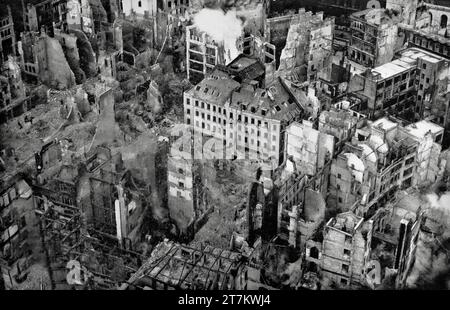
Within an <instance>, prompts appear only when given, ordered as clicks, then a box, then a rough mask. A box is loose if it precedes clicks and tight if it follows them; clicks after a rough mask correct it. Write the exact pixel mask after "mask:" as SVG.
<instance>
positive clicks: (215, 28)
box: [194, 8, 243, 64]
mask: <svg viewBox="0 0 450 310" xmlns="http://www.w3.org/2000/svg"><path fill="white" fill-rule="evenodd" d="M194 24H195V26H196V27H197V28H198V29H199V30H200V31H203V32H206V33H207V34H208V35H209V36H210V37H211V38H212V39H213V40H214V41H217V42H224V47H225V54H226V56H225V62H226V64H228V63H230V62H231V61H232V60H233V59H234V58H236V57H237V56H238V55H239V50H238V47H237V44H238V39H239V37H240V36H241V35H242V33H243V24H242V21H241V20H240V19H239V18H238V17H237V16H236V11H235V10H230V11H228V12H226V13H225V12H224V11H223V10H221V9H215V10H213V9H207V8H205V9H202V10H201V11H200V12H199V13H198V14H196V15H195V17H194Z"/></svg>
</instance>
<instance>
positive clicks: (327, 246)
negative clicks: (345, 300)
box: [310, 212, 373, 288]
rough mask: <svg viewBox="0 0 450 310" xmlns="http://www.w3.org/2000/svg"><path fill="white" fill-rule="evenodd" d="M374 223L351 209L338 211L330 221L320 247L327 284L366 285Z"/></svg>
mask: <svg viewBox="0 0 450 310" xmlns="http://www.w3.org/2000/svg"><path fill="white" fill-rule="evenodd" d="M372 225H373V223H372V222H371V221H367V222H364V219H363V218H362V217H358V216H356V215H354V214H353V213H352V212H346V213H341V214H338V215H337V216H336V217H335V218H332V219H330V220H329V221H328V222H327V224H326V225H325V228H324V231H323V246H322V251H321V273H322V276H323V278H324V280H323V281H324V282H325V286H328V287H330V286H332V285H334V286H337V287H343V288H348V287H360V286H361V285H365V266H366V263H367V261H368V258H369V255H370V246H371V242H372ZM310 254H313V253H311V252H310ZM327 282H328V283H327Z"/></svg>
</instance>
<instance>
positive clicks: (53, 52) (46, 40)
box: [36, 34, 76, 90]
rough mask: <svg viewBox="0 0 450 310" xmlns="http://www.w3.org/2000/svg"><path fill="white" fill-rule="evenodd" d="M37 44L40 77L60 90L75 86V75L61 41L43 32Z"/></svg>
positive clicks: (50, 85) (48, 84)
mask: <svg viewBox="0 0 450 310" xmlns="http://www.w3.org/2000/svg"><path fill="white" fill-rule="evenodd" d="M36 44H37V46H36V53H37V55H36V56H37V59H38V65H39V77H40V79H41V80H42V82H43V83H44V84H46V85H47V86H49V87H51V88H56V89H60V90H61V89H67V88H71V87H73V86H75V84H76V80H75V75H74V74H73V72H72V70H71V69H70V66H69V64H68V63H67V60H66V58H65V56H64V51H63V49H62V47H61V44H60V43H59V41H58V40H57V39H54V38H50V37H48V36H47V35H46V34H43V35H41V37H40V38H39V39H38V41H37V43H36Z"/></svg>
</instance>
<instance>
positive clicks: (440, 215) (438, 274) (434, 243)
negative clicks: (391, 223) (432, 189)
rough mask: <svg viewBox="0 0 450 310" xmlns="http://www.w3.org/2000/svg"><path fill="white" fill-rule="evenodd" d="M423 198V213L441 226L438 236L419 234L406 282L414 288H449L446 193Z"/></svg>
mask: <svg viewBox="0 0 450 310" xmlns="http://www.w3.org/2000/svg"><path fill="white" fill-rule="evenodd" d="M426 198H427V200H428V205H429V209H428V210H427V216H429V217H432V218H433V219H434V220H436V221H437V222H438V223H439V224H441V229H440V232H439V235H437V236H433V237H432V238H431V239H430V238H428V237H427V236H426V235H425V234H423V233H422V232H421V233H420V235H419V240H418V242H417V248H416V252H415V260H414V265H413V267H412V270H411V272H410V274H409V276H408V279H407V285H408V286H409V287H414V288H436V289H450V266H449V263H450V257H449V253H448V248H449V245H450V192H446V193H445V194H444V195H441V196H439V195H437V194H435V193H432V194H428V195H427V196H426Z"/></svg>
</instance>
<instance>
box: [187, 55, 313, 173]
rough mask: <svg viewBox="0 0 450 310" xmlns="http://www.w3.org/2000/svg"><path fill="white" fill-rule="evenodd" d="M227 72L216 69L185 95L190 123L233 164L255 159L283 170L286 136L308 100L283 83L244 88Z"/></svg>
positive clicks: (302, 94) (277, 80)
mask: <svg viewBox="0 0 450 310" xmlns="http://www.w3.org/2000/svg"><path fill="white" fill-rule="evenodd" d="M242 60H243V61H244V59H242ZM225 71H226V70H221V69H219V68H216V69H215V70H214V71H213V72H212V73H211V74H210V75H209V76H208V77H206V78H205V79H203V80H202V81H201V82H200V83H199V84H198V85H196V86H194V87H193V88H192V89H190V90H188V91H187V92H185V93H184V112H185V123H186V124H187V125H190V126H191V128H193V129H194V130H196V131H198V132H201V133H202V134H203V135H204V136H210V137H213V138H215V139H216V141H218V142H217V143H218V146H220V147H221V148H222V149H225V148H226V151H227V154H226V156H229V158H230V159H232V158H233V156H237V157H238V158H242V159H244V158H249V156H253V157H250V158H254V159H255V160H270V161H271V162H272V163H273V164H275V165H276V166H278V165H279V164H280V163H281V162H282V161H283V152H284V145H285V143H284V132H285V130H286V127H287V126H288V125H289V124H290V123H292V122H293V121H295V120H299V119H301V117H302V115H304V109H303V108H302V104H304V103H305V102H306V101H307V97H306V95H305V94H304V93H303V92H300V93H294V92H293V91H292V88H291V87H289V85H288V83H287V82H285V81H284V80H283V79H281V78H278V79H276V80H274V82H273V83H271V84H270V85H266V87H265V88H259V87H257V85H258V82H257V81H255V80H250V81H247V82H246V83H242V84H240V83H238V82H237V81H235V80H234V79H232V76H231V75H230V74H229V73H227V72H225ZM249 154H251V155H249Z"/></svg>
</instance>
